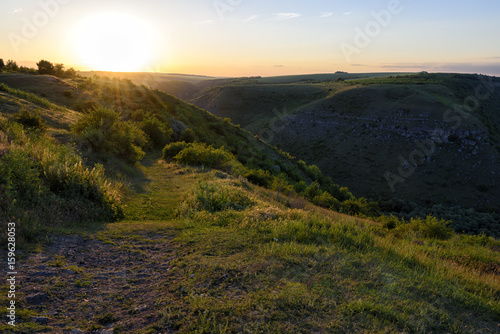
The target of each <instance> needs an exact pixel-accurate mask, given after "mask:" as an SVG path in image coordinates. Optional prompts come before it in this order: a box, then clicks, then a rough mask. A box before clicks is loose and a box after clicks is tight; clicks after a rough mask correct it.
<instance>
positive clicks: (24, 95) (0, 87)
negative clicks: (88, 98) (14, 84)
mask: <svg viewBox="0 0 500 334" xmlns="http://www.w3.org/2000/svg"><path fill="white" fill-rule="evenodd" d="M0 91H2V92H5V93H8V94H11V95H13V96H16V97H18V98H21V99H25V100H27V101H30V102H32V103H34V104H36V105H38V106H40V107H43V108H47V109H55V110H64V109H63V108H61V107H59V106H58V105H55V104H53V103H51V102H49V101H48V100H47V99H44V98H41V97H39V96H38V95H35V94H32V93H28V92H25V91H23V90H20V89H15V88H10V87H9V86H7V85H6V84H4V83H0Z"/></svg>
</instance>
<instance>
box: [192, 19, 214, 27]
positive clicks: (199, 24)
mask: <svg viewBox="0 0 500 334" xmlns="http://www.w3.org/2000/svg"><path fill="white" fill-rule="evenodd" d="M215 22H217V20H207V21H202V22H197V23H195V25H196V26H204V25H209V24H214V23H215Z"/></svg>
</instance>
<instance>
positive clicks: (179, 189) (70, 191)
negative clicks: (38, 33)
mask: <svg viewBox="0 0 500 334" xmlns="http://www.w3.org/2000/svg"><path fill="white" fill-rule="evenodd" d="M0 85H1V86H0V114H1V120H0V130H1V132H0V194H1V195H2V196H1V197H0V209H1V211H0V212H1V215H0V221H1V223H2V226H3V229H2V230H3V231H6V227H5V226H4V225H6V223H7V222H9V221H15V222H16V226H17V227H16V229H17V230H16V231H17V238H18V239H17V241H18V246H20V247H21V248H22V251H21V252H18V256H19V258H18V259H17V260H18V261H17V270H18V272H19V275H18V279H19V280H20V281H21V282H23V283H22V284H21V285H19V286H18V290H17V291H16V306H17V309H16V311H17V317H18V318H17V324H18V326H17V327H15V328H12V327H10V326H9V325H7V324H6V323H2V324H0V330H1V331H2V332H6V333H8V332H19V333H39V332H48V333H65V332H72V331H73V332H75V333H80V332H84V333H98V332H100V333H105V332H106V331H108V332H118V333H165V332H168V333H177V332H178V333H241V332H248V333H254V332H280V333H311V332H316V333H327V332H334V333H365V332H373V333H396V332H451V333H495V332H496V331H498V324H499V322H500V295H499V293H498V292H499V291H500V280H499V275H500V261H499V258H500V257H499V256H498V254H499V251H500V243H499V242H498V240H495V239H493V238H491V237H487V236H471V235H465V234H463V235H459V234H456V233H455V232H453V230H451V229H450V228H449V226H448V224H447V223H446V222H444V221H440V220H438V219H435V218H433V217H428V218H426V219H412V220H411V221H401V220H398V219H396V218H395V217H392V218H388V217H385V218H384V217H377V210H376V207H374V206H373V205H374V204H373V203H368V202H367V201H366V200H364V199H360V198H356V197H354V196H353V195H352V194H351V193H350V192H349V191H348V190H347V189H346V188H342V187H340V186H337V185H336V184H334V183H333V182H332V181H331V180H329V179H328V178H326V177H325V176H323V175H322V174H321V173H320V172H319V170H318V169H317V167H315V166H310V165H307V164H305V163H304V162H303V161H297V159H294V158H293V157H291V156H290V155H289V154H287V153H284V152H282V151H280V150H278V149H276V148H273V147H271V146H269V145H268V144H266V143H265V142H263V141H262V140H260V139H258V138H256V137H255V136H254V135H253V134H251V133H250V132H247V131H244V130H242V129H240V128H239V127H238V126H235V125H233V124H231V123H230V122H228V121H227V120H223V119H220V118H218V117H215V116H213V115H211V114H209V113H208V112H206V111H204V110H201V109H198V108H197V107H194V106H193V105H189V104H186V103H184V102H182V101H180V100H178V99H176V98H174V97H172V96H169V95H167V94H165V93H161V92H158V91H152V90H149V89H147V88H145V87H140V86H136V85H134V84H132V83H131V82H130V81H127V80H109V79H102V78H100V79H97V78H93V79H92V78H68V79H58V78H55V77H51V76H32V75H19V74H16V75H14V74H0ZM68 92H71V94H70V93H68ZM313 92H315V91H314V90H313ZM84 107H91V109H88V108H84ZM181 140H184V141H181ZM162 149H163V150H162ZM311 201H312V202H314V203H316V204H318V205H315V204H313V203H311ZM321 206H323V207H321ZM325 207H329V208H336V209H337V210H336V211H335V210H328V209H326V208H325ZM338 211H343V212H345V213H351V214H354V213H357V214H358V216H357V217H356V216H353V215H348V214H345V213H339V212H338ZM361 215H363V216H364V217H365V218H362V217H361ZM368 215H371V217H372V218H366V217H367V216H368ZM6 236H7V235H6V233H2V242H4V241H6ZM4 255H5V256H6V254H4ZM7 289H8V287H7V285H2V287H1V288H0V296H1V297H0V300H1V303H2V304H3V305H6V303H8V300H7ZM6 312H7V311H6V309H5V308H3V309H2V311H1V312H0V314H1V315H2V317H3V318H4V319H5V316H6V315H7V313H6Z"/></svg>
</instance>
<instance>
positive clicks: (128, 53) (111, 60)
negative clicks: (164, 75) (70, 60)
mask: <svg viewBox="0 0 500 334" xmlns="http://www.w3.org/2000/svg"><path fill="white" fill-rule="evenodd" d="M152 35H153V32H152V29H151V27H150V26H148V25H147V24H146V23H144V22H142V21H140V20H139V19H137V18H135V17H133V16H130V15H127V14H115V13H103V14H98V15H94V16H92V17H88V18H86V19H84V20H83V21H81V22H80V23H78V24H77V26H76V28H75V30H74V33H73V34H72V39H73V43H74V50H75V52H76V53H77V55H78V57H79V58H80V62H81V63H82V64H83V65H85V67H88V68H90V69H93V70H99V71H113V72H133V71H142V70H145V66H147V64H148V62H149V61H150V60H151V58H152V53H153V41H152Z"/></svg>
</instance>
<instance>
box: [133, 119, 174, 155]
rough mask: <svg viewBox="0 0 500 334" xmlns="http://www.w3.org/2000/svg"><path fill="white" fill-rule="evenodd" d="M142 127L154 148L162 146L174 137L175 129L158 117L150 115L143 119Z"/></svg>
mask: <svg viewBox="0 0 500 334" xmlns="http://www.w3.org/2000/svg"><path fill="white" fill-rule="evenodd" d="M140 128H141V130H142V131H144V133H145V134H146V135H147V136H148V137H149V139H150V143H151V145H152V147H153V148H162V147H164V146H165V145H166V144H167V143H169V142H170V141H171V139H172V135H173V133H174V131H173V130H172V129H171V128H169V127H168V125H167V124H165V123H162V122H161V121H160V120H159V119H158V118H156V117H155V116H152V115H148V116H147V117H146V118H145V119H143V120H142V122H141V124H140Z"/></svg>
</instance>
